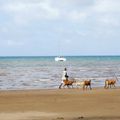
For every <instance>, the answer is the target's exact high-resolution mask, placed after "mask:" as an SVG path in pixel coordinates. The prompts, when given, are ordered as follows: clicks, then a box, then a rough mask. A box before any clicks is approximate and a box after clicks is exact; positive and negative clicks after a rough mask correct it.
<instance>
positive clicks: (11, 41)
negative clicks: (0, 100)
mask: <svg viewBox="0 0 120 120" xmlns="http://www.w3.org/2000/svg"><path fill="white" fill-rule="evenodd" d="M57 55H63V56H64V55H68V56H70V55H75V56H76V55H120V0H0V56H57Z"/></svg>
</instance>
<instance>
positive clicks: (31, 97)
mask: <svg viewBox="0 0 120 120" xmlns="http://www.w3.org/2000/svg"><path fill="white" fill-rule="evenodd" d="M119 106H120V88H115V89H104V88H93V90H87V91H83V90H82V89H47V90H12V91H0V119H1V120H24V119H25V120H41V119H44V120H63V119H64V120H79V119H83V120H119V119H120V114H119V113H120V107H119Z"/></svg>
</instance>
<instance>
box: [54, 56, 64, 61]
mask: <svg viewBox="0 0 120 120" xmlns="http://www.w3.org/2000/svg"><path fill="white" fill-rule="evenodd" d="M55 61H66V58H64V57H62V56H59V57H55Z"/></svg>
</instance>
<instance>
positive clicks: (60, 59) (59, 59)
mask: <svg viewBox="0 0 120 120" xmlns="http://www.w3.org/2000/svg"><path fill="white" fill-rule="evenodd" d="M60 48H61V47H60V41H59V42H58V49H59V56H57V57H55V61H57V62H59V61H63V62H64V61H66V60H67V59H66V58H65V57H63V56H61V55H60V52H61V50H60Z"/></svg>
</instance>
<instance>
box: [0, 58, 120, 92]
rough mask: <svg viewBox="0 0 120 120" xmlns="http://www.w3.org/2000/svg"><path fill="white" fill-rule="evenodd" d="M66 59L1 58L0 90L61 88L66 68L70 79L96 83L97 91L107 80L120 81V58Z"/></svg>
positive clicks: (93, 84)
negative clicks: (62, 60)
mask: <svg viewBox="0 0 120 120" xmlns="http://www.w3.org/2000/svg"><path fill="white" fill-rule="evenodd" d="M66 58H67V61H66V62H55V61H54V57H0V89H1V90H13V89H48V88H58V85H59V84H60V82H61V77H62V71H63V69H64V67H67V69H68V74H69V76H70V78H76V79H77V80H80V81H82V80H84V79H92V86H93V87H101V86H104V80H105V79H106V78H114V77H115V75H116V76H117V77H118V78H120V57H119V56H93V57H92V56H90V57H89V56H88V57H87V56H86V57H82V56H81V57H66ZM114 74H115V75H114ZM117 85H119V82H118V84H117Z"/></svg>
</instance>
